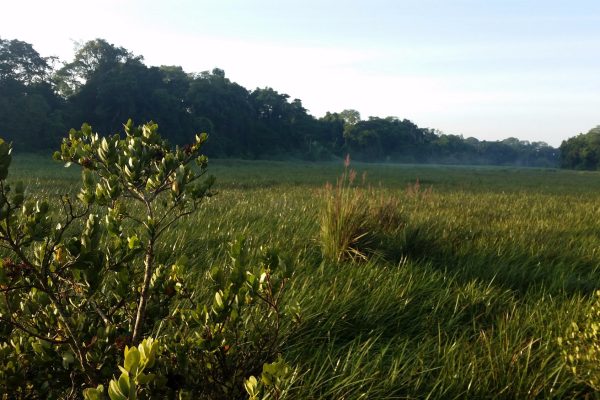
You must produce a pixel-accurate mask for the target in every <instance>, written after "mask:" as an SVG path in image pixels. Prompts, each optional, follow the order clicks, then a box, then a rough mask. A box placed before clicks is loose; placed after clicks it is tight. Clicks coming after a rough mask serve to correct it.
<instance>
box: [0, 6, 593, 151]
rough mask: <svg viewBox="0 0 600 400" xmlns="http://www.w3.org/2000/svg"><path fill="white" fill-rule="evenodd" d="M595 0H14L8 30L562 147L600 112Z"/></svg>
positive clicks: (311, 105)
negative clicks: (98, 44) (99, 44)
mask: <svg viewBox="0 0 600 400" xmlns="http://www.w3.org/2000/svg"><path fill="white" fill-rule="evenodd" d="M599 20H600V3H598V2H594V1H577V2H570V3H568V4H567V3H566V2H559V1H544V2H542V1H520V2H517V1H506V2H496V3H494V4H491V2H477V1H453V2H447V1H401V2H398V1H382V0H376V1H371V2H369V4H367V3H366V2H359V1H343V2H342V1H329V2H326V3H325V2H319V1H315V0H308V1H304V2H302V3H297V4H292V3H291V2H276V1H269V0H260V1H241V0H234V1H227V2H207V1H199V2H197V1H196V2H195V1H173V2H159V1H138V0H135V1H127V2H123V1H117V0H107V1H102V2H98V1H88V2H76V1H71V0H58V1H55V2H51V3H48V2H41V1H33V0H29V1H22V2H19V3H15V2H7V3H6V4H4V5H3V12H2V14H0V26H1V27H2V29H1V30H0V35H1V36H2V38H5V39H12V38H18V39H20V40H24V41H27V42H29V43H32V44H33V45H34V46H35V48H36V49H37V50H38V51H39V52H40V53H41V54H43V55H51V54H54V55H57V56H59V57H60V58H61V59H62V60H69V59H71V58H72V55H73V47H74V41H77V42H85V41H87V40H91V39H94V38H97V37H102V38H105V39H107V40H108V41H110V42H112V43H115V44H116V45H118V46H123V47H125V48H127V49H129V50H131V51H132V52H134V53H136V54H141V55H144V57H145V60H146V63H147V64H148V65H162V64H169V65H181V66H182V67H183V68H184V69H185V70H186V71H198V72H199V71H203V70H210V69H212V68H213V67H219V68H222V69H224V70H225V71H226V72H227V75H228V77H230V78H231V79H232V80H233V81H236V82H239V83H240V84H241V85H243V86H245V87H248V88H253V87H264V86H272V87H274V88H276V89H277V90H279V91H281V92H285V93H288V94H289V95H290V96H291V97H292V98H300V99H302V100H303V103H304V105H305V107H307V108H308V109H309V111H310V112H311V113H312V114H313V115H316V116H321V115H323V114H325V112H326V111H339V110H342V109H347V108H354V109H357V110H359V111H360V112H361V114H362V115H363V116H364V117H367V116H369V115H377V116H387V115H395V116H398V117H400V118H408V119H411V120H412V121H414V122H415V123H417V124H418V125H419V126H429V127H433V128H437V129H440V130H442V131H444V132H447V133H455V134H463V135H464V136H465V137H468V136H474V137H477V138H480V139H488V140H498V139H503V138H506V137H510V136H512V137H518V138H519V139H522V140H530V141H545V142H548V143H549V144H551V145H554V146H557V145H559V144H560V142H561V141H562V140H564V139H567V138H568V137H570V136H573V135H575V134H577V133H579V132H586V131H588V130H589V129H590V128H592V127H594V126H596V125H598V124H599V123H600V118H599V117H598V115H597V110H598V109H599V106H600V94H599V93H600V91H599V90H598V89H599V88H600V75H599V74H598V73H597V71H598V67H599V66H600V56H599V55H598V53H597V51H595V50H596V49H597V48H598V45H599V44H600V30H599V29H598V22H599Z"/></svg>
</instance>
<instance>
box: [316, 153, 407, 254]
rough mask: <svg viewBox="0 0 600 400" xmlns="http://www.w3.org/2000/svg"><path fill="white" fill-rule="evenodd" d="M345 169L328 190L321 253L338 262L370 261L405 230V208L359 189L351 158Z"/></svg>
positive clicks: (321, 235) (321, 226) (325, 192)
mask: <svg viewBox="0 0 600 400" xmlns="http://www.w3.org/2000/svg"><path fill="white" fill-rule="evenodd" d="M344 165H345V169H344V172H343V173H342V175H341V177H339V178H338V180H337V182H336V184H335V185H331V184H327V185H326V186H325V191H324V200H325V202H324V207H323V210H322V212H321V220H320V240H321V249H322V252H323V255H324V256H325V257H326V258H329V259H331V260H334V261H336V262H340V261H343V260H355V261H356V260H367V259H368V257H369V256H370V255H373V254H376V253H378V251H379V250H382V247H383V245H384V243H385V242H386V241H387V239H388V237H389V236H390V235H394V234H397V233H398V232H399V231H400V230H401V229H402V228H403V227H404V225H405V222H404V219H403V216H402V205H401V203H400V201H399V199H398V198H395V197H392V196H386V195H385V194H383V193H382V192H378V191H377V190H375V189H373V188H365V187H362V186H358V185H356V184H355V181H356V171H355V170H354V169H350V168H349V166H350V159H349V157H347V158H346V161H345V163H344ZM363 185H364V176H363Z"/></svg>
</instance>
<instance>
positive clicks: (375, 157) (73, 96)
mask: <svg viewBox="0 0 600 400" xmlns="http://www.w3.org/2000/svg"><path fill="white" fill-rule="evenodd" d="M128 118H132V119H133V120H134V121H136V122H140V123H141V122H145V121H148V120H153V121H155V122H157V123H158V124H159V126H160V130H161V133H162V134H163V135H164V136H165V137H167V138H168V139H169V140H170V141H171V142H173V143H184V142H187V141H188V140H189V138H190V137H192V136H191V135H192V134H193V133H195V132H199V131H203V132H207V133H208V134H209V135H210V141H209V143H208V144H207V146H206V152H207V154H208V155H211V156H217V157H236V158H249V159H255V158H278V159H283V158H295V159H305V160H328V159H332V158H335V157H340V156H343V155H344V154H346V153H350V154H351V155H352V156H353V158H355V159H358V160H364V161H386V162H411V163H413V162H414V163H427V162H430V163H453V164H496V165H508V164H511V165H524V166H556V165H557V164H558V160H559V153H558V150H557V149H555V148H553V147H551V146H549V145H548V144H546V143H544V142H532V143H530V142H528V141H521V140H518V139H515V138H508V139H505V140H502V141H481V140H478V139H475V138H472V137H470V138H464V137H463V136H461V135H451V134H444V133H442V132H439V131H436V130H434V129H429V128H421V127H419V126H417V125H416V124H414V123H413V122H411V121H410V120H408V119H399V118H396V117H387V118H379V117H369V118H367V119H361V116H360V114H359V112H358V111H355V110H344V111H341V112H328V113H327V114H326V115H325V116H323V117H321V118H316V117H314V116H312V115H310V114H309V113H308V111H307V110H306V109H305V108H304V107H303V105H302V101H301V100H300V99H290V96H288V95H287V94H284V93H279V92H278V91H276V90H274V89H272V88H269V87H266V88H256V89H254V90H248V89H246V88H244V87H243V86H241V85H239V84H237V83H235V82H232V81H231V80H229V79H228V78H227V77H226V75H225V72H224V71H223V70H221V69H218V68H215V69H213V70H212V71H204V72H200V73H189V72H186V71H184V70H183V69H182V68H181V67H179V66H160V67H155V66H147V65H145V64H144V60H143V57H142V56H139V55H134V54H132V53H131V52H130V51H128V50H127V49H124V48H122V47H117V46H115V45H113V44H110V43H108V42H107V41H105V40H103V39H96V40H92V41H89V42H87V43H84V44H81V45H80V46H78V48H77V49H76V52H75V55H74V57H73V60H71V61H63V60H58V59H56V58H55V57H44V56H42V55H40V54H39V53H38V52H37V51H36V50H35V49H34V48H33V46H32V45H31V44H29V43H26V42H23V41H19V40H4V39H1V38H0V136H2V137H4V138H5V139H7V140H9V141H12V142H13V143H14V147H15V148H16V149H17V151H21V152H23V151H41V150H47V149H49V148H56V147H57V145H58V143H59V141H60V138H61V137H63V136H64V134H65V133H66V132H67V131H68V129H69V128H71V127H79V126H81V124H82V123H83V122H88V123H90V124H91V125H92V126H93V128H94V130H96V131H98V132H100V133H102V134H108V133H113V132H115V131H119V130H121V128H122V123H123V122H125V121H127V119H128ZM599 154H600V153H599ZM563 165H566V164H565V163H564V162H563Z"/></svg>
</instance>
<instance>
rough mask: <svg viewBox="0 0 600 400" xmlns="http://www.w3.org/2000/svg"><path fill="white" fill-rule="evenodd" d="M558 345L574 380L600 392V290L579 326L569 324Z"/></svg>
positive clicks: (574, 323)
mask: <svg viewBox="0 0 600 400" xmlns="http://www.w3.org/2000/svg"><path fill="white" fill-rule="evenodd" d="M558 344H559V345H560V347H561V352H562V355H563V357H564V360H565V362H566V364H567V367H568V369H569V371H570V372H571V373H572V374H573V376H574V377H575V379H576V380H577V381H579V382H582V383H584V384H585V385H587V386H588V387H590V388H592V389H593V390H595V391H600V290H599V291H596V293H595V296H594V299H593V303H592V305H591V306H590V307H589V309H588V310H587V312H586V313H585V314H584V317H583V321H581V322H580V323H579V324H578V323H577V322H575V321H573V322H571V325H570V326H569V329H568V330H567V332H566V334H565V336H564V337H559V338H558Z"/></svg>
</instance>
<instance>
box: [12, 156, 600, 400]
mask: <svg viewBox="0 0 600 400" xmlns="http://www.w3.org/2000/svg"><path fill="white" fill-rule="evenodd" d="M353 168H355V169H356V170H357V172H358V176H359V177H360V176H361V175H362V174H363V172H365V173H366V182H367V184H369V185H371V186H373V187H375V188H377V190H379V191H383V192H385V193H386V194H387V195H389V196H394V197H397V198H398V199H400V204H402V215H403V218H404V219H405V221H406V229H404V230H403V231H402V234H400V235H399V236H398V237H396V238H394V243H395V246H396V247H395V251H394V252H392V254H391V256H389V257H387V258H386V259H382V258H372V259H371V260H370V261H369V262H366V263H365V262H363V263H351V262H345V263H338V264H336V263H332V262H328V261H325V260H324V259H323V257H322V256H321V251H320V243H319V217H318V216H319V213H320V210H321V209H322V207H323V196H322V194H323V187H324V185H325V183H326V182H327V181H329V182H333V181H335V179H336V177H337V176H339V174H340V173H341V172H342V170H343V166H342V165H341V163H327V164H310V163H285V162H266V161H238V160H216V161H211V162H210V166H209V170H210V172H211V173H212V174H214V175H215V176H216V177H217V186H216V189H217V191H218V195H217V196H215V197H213V198H211V199H210V200H209V201H208V202H207V203H205V206H204V207H203V209H202V210H201V211H200V212H199V213H198V214H196V215H195V216H194V217H192V218H191V219H190V220H188V221H186V222H184V223H181V224H179V225H177V226H176V227H175V228H174V229H172V231H171V232H169V235H170V237H169V238H168V239H169V240H168V241H169V242H170V245H169V247H168V248H162V249H160V254H159V260H160V261H161V262H168V261H173V260H174V259H175V258H176V257H177V256H178V255H179V254H182V253H183V254H185V255H187V256H188V257H189V259H190V260H192V262H191V263H190V264H191V265H195V266H196V267H195V268H194V270H193V271H190V273H191V276H192V277H193V279H195V280H196V281H197V282H198V283H197V285H198V287H199V290H200V291H202V288H203V287H204V286H203V285H204V282H205V272H206V271H208V270H209V269H210V268H212V267H213V266H215V265H217V266H223V267H226V266H227V263H228V256H227V251H228V243H230V242H231V241H233V240H235V239H236V238H237V237H239V236H242V235H243V236H245V237H246V238H247V239H248V240H249V242H250V245H251V248H252V249H254V250H258V249H259V248H260V247H261V246H263V247H264V246H273V247H277V248H279V249H281V250H282V251H283V252H286V253H288V254H290V255H291V256H292V257H293V258H294V259H295V260H296V266H295V268H296V273H295V276H294V278H293V280H292V283H291V286H290V288H289V290H288V292H287V301H288V302H290V303H295V302H298V303H299V304H300V306H301V309H302V322H301V324H300V326H299V327H298V326H296V327H294V328H293V330H291V328H289V329H290V331H288V332H287V334H288V337H289V339H288V340H287V342H286V344H285V351H284V353H283V356H284V358H285V359H286V360H287V361H288V362H289V363H290V364H291V365H293V366H295V367H296V368H297V371H298V380H297V384H296V386H295V388H294V390H293V393H292V396H291V398H302V399H304V398H306V399H321V398H328V399H358V398H365V399H367V398H368V399H396V398H398V399H402V398H436V399H437V398H440V399H452V398H581V397H584V396H585V395H586V394H587V393H588V392H589V390H590V389H588V388H587V387H586V386H585V385H584V384H583V383H581V382H578V381H577V379H576V378H575V377H574V376H573V375H572V374H571V373H570V371H568V370H567V369H566V367H565V362H564V360H563V357H562V356H561V354H560V347H559V346H558V343H557V339H558V337H559V336H561V335H564V332H565V331H566V329H567V328H568V326H569V325H570V323H571V321H579V320H581V318H582V317H583V316H584V314H585V313H586V311H587V309H588V307H589V305H590V304H591V303H592V298H591V294H592V293H593V292H594V290H596V289H597V288H599V287H600V274H599V273H598V269H599V267H600V222H599V221H600V174H599V173H593V172H574V171H561V170H553V169H526V168H509V167H497V168H493V167H446V166H417V165H373V164H354V165H353ZM18 179H22V180H24V181H26V182H27V183H28V189H29V190H30V191H32V192H40V193H42V192H45V193H50V194H52V195H58V194H59V193H64V192H75V191H76V190H77V189H78V186H79V171H78V170H77V168H75V167H72V168H70V169H65V168H63V167H62V166H61V165H60V164H58V163H55V162H53V161H51V160H50V159H49V158H48V159H46V158H41V157H38V156H25V155H22V156H17V157H16V159H15V162H14V166H13V168H12V170H11V175H10V176H9V181H10V180H18ZM417 179H418V180H419V182H420V186H421V189H422V192H425V189H427V188H429V187H431V189H430V192H428V193H423V194H421V195H414V194H410V193H408V192H407V187H408V186H409V185H410V186H414V183H415V182H416V180H417ZM209 294H210V290H209V288H208V287H207V288H206V290H205V295H206V296H208V295H209ZM592 396H593V394H592Z"/></svg>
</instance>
